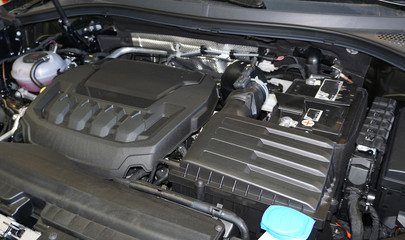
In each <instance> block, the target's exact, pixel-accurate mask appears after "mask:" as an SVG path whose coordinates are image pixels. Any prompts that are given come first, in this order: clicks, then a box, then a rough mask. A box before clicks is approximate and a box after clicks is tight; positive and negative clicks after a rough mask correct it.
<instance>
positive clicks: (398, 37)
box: [377, 33, 405, 47]
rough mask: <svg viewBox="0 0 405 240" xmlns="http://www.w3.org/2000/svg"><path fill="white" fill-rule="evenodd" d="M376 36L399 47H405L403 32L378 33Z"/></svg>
mask: <svg viewBox="0 0 405 240" xmlns="http://www.w3.org/2000/svg"><path fill="white" fill-rule="evenodd" d="M377 37H378V38H379V39H381V40H384V41H388V42H390V43H393V44H397V45H400V46H401V47H405V34H402V33H393V34H378V35H377Z"/></svg>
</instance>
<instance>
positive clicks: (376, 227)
mask: <svg viewBox="0 0 405 240" xmlns="http://www.w3.org/2000/svg"><path fill="white" fill-rule="evenodd" d="M368 212H369V213H370V216H371V220H372V227H371V236H370V240H377V239H379V238H378V237H379V233H380V217H379V216H378V213H377V211H376V210H375V208H374V207H373V206H369V207H368Z"/></svg>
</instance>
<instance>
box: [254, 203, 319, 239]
mask: <svg viewBox="0 0 405 240" xmlns="http://www.w3.org/2000/svg"><path fill="white" fill-rule="evenodd" d="M314 224H315V220H313V219H312V218H310V217H308V216H307V215H305V214H303V213H301V212H299V211H297V210H294V209H292V208H289V207H284V206H278V205H272V206H270V207H269V208H267V210H266V211H265V212H264V214H263V216H262V222H261V224H260V226H261V228H262V229H263V230H265V231H267V232H268V233H269V234H270V235H271V236H273V237H274V238H276V239H279V240H293V239H307V238H308V237H309V235H310V234H311V231H312V228H313V226H314Z"/></svg>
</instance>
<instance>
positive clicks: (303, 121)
mask: <svg viewBox="0 0 405 240" xmlns="http://www.w3.org/2000/svg"><path fill="white" fill-rule="evenodd" d="M301 124H302V125H304V126H306V127H312V126H314V125H315V122H314V121H312V120H310V119H305V120H302V121H301Z"/></svg>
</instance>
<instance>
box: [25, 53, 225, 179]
mask: <svg viewBox="0 0 405 240" xmlns="http://www.w3.org/2000/svg"><path fill="white" fill-rule="evenodd" d="M216 102H217V92H216V86H215V81H214V80H213V79H212V78H210V77H207V76H205V75H203V74H200V73H197V72H193V71H188V70H181V69H174V68H171V67H167V66H163V65H157V64H151V63H144V62H135V61H130V60H120V59H117V60H111V61H107V62H105V63H103V64H101V65H84V66H80V67H78V68H75V69H72V70H69V71H67V72H65V73H63V74H62V75H60V76H59V77H57V79H55V80H54V82H53V83H52V85H51V86H49V87H47V89H46V90H45V92H44V93H42V94H40V95H39V96H38V98H37V99H36V100H35V101H34V102H33V103H32V104H31V105H30V107H29V108H28V109H27V112H26V114H25V116H24V118H23V130H24V139H25V141H26V142H30V143H34V144H38V145H42V146H45V147H48V148H51V149H53V150H56V151H58V152H60V153H63V154H65V155H66V156H68V157H69V158H71V159H73V160H75V161H76V162H78V163H80V164H82V165H83V166H85V167H86V168H88V170H91V171H95V172H97V173H99V174H102V175H104V176H106V177H107V178H114V177H122V176H124V175H125V174H126V172H127V171H128V169H129V168H131V167H142V168H144V169H145V170H146V171H151V170H152V169H153V167H154V165H155V164H156V161H157V160H158V159H161V158H163V157H165V156H166V155H167V154H169V153H170V152H172V151H173V150H174V149H175V148H176V147H177V146H178V145H179V144H180V143H181V142H183V141H184V140H185V139H186V138H187V137H188V136H189V135H190V134H191V133H193V132H195V131H197V130H198V129H199V128H200V127H201V126H202V125H203V124H204V123H205V122H206V121H207V120H208V119H209V117H210V116H211V113H212V111H213V109H214V107H215V105H216Z"/></svg>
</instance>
